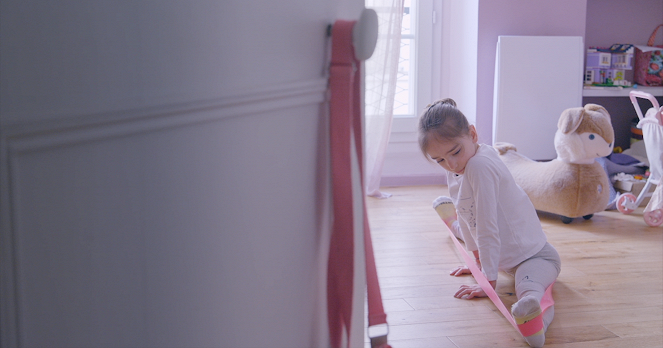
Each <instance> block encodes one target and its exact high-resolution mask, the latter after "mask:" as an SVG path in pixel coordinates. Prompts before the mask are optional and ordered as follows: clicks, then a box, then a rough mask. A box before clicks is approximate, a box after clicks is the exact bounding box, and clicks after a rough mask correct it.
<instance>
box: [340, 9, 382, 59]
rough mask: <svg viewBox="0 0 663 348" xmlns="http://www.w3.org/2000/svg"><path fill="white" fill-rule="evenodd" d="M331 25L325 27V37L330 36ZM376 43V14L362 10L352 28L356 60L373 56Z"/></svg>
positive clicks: (370, 10) (368, 10)
mask: <svg viewBox="0 0 663 348" xmlns="http://www.w3.org/2000/svg"><path fill="white" fill-rule="evenodd" d="M332 28H333V24H329V25H327V37H330V36H331V35H332ZM377 42H378V14H377V13H376V12H375V11H374V10H372V9H364V10H363V11H362V12H361V16H360V17H359V20H358V21H357V22H355V23H354V25H353V27H352V46H353V47H354V51H355V58H356V59H357V60H366V59H368V58H370V57H371V56H372V55H373V51H375V45H376V44H377Z"/></svg>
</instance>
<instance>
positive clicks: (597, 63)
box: [585, 44, 634, 86]
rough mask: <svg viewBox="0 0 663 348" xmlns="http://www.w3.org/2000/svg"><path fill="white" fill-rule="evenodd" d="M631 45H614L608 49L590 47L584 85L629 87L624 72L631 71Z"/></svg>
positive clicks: (632, 49) (632, 51)
mask: <svg viewBox="0 0 663 348" xmlns="http://www.w3.org/2000/svg"><path fill="white" fill-rule="evenodd" d="M633 53H634V48H633V45H630V44H614V45H612V46H610V47H609V48H597V47H590V48H589V49H588V50H587V64H586V69H585V84H586V85H601V86H630V85H631V82H630V81H627V80H626V79H625V77H626V70H632V69H633V64H632V62H633Z"/></svg>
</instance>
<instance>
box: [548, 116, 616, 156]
mask: <svg viewBox="0 0 663 348" xmlns="http://www.w3.org/2000/svg"><path fill="white" fill-rule="evenodd" d="M614 145H615V131H614V130H613V129H612V123H611V121H610V114H609V113H608V111H607V110H606V109H605V108H604V107H602V106H600V105H596V104H587V105H585V107H584V108H583V107H578V108H570V109H566V110H564V112H562V115H561V116H560V117H559V122H558V123H557V133H555V150H556V151H557V159H558V160H561V161H563V162H567V163H578V164H589V163H593V162H594V161H595V158H597V157H605V156H608V155H609V154H610V153H612V148H613V147H614Z"/></svg>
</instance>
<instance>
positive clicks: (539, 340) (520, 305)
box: [511, 295, 551, 348]
mask: <svg viewBox="0 0 663 348" xmlns="http://www.w3.org/2000/svg"><path fill="white" fill-rule="evenodd" d="M550 309H551V308H549V310H550ZM549 310H548V311H546V314H548V312H549ZM511 314H512V315H513V318H514V319H515V320H516V324H523V323H525V322H528V321H530V320H532V319H534V318H536V317H537V316H539V315H540V314H541V305H540V304H539V300H537V299H536V297H534V296H531V295H528V296H524V297H523V298H521V299H520V300H518V302H516V303H514V304H513V306H511ZM548 324H550V323H548ZM546 328H547V325H545V323H544V327H543V328H542V329H541V331H539V332H537V333H535V334H533V335H531V336H523V337H524V338H525V341H527V343H528V344H529V345H530V346H531V347H534V348H539V347H543V344H544V343H545V342H546V334H545V332H546Z"/></svg>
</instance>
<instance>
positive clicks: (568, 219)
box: [562, 216, 573, 225]
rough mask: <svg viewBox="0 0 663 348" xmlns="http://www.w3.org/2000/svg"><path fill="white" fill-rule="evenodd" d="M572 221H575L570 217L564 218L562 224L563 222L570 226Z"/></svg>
mask: <svg viewBox="0 0 663 348" xmlns="http://www.w3.org/2000/svg"><path fill="white" fill-rule="evenodd" d="M571 221H573V218H570V217H568V216H562V222H563V223H565V224H567V225H568V224H570V223H571Z"/></svg>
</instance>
